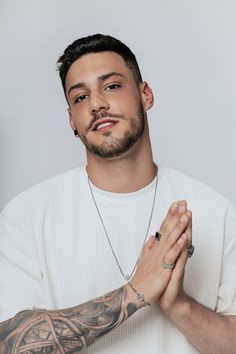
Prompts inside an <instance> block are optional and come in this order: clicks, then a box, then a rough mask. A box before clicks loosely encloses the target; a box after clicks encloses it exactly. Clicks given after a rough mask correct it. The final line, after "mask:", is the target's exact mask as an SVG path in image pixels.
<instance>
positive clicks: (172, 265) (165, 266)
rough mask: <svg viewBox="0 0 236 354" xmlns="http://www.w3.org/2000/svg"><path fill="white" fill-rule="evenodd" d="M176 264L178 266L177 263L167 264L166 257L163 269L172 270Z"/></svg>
mask: <svg viewBox="0 0 236 354" xmlns="http://www.w3.org/2000/svg"><path fill="white" fill-rule="evenodd" d="M175 264H176V262H175V263H166V262H165V256H164V257H163V258H162V268H164V269H170V270H172V269H174V267H175Z"/></svg>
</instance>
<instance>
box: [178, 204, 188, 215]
mask: <svg viewBox="0 0 236 354" xmlns="http://www.w3.org/2000/svg"><path fill="white" fill-rule="evenodd" d="M185 211H186V206H185V205H183V204H180V205H179V207H178V212H179V213H184V212H185Z"/></svg>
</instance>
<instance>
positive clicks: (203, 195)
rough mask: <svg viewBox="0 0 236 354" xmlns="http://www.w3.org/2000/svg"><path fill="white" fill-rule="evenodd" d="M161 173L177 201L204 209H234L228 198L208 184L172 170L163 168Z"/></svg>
mask: <svg viewBox="0 0 236 354" xmlns="http://www.w3.org/2000/svg"><path fill="white" fill-rule="evenodd" d="M160 171H161V174H162V176H163V180H164V183H165V184H167V185H168V187H169V188H170V189H171V191H172V192H173V194H175V195H176V199H177V200H180V199H187V200H190V201H191V202H192V203H194V204H196V203H197V204H199V205H201V206H202V208H203V209H205V208H206V207H210V206H211V207H212V206H217V207H218V208H219V207H221V208H223V209H228V208H230V209H234V206H233V205H232V203H231V202H230V201H229V200H228V199H227V198H225V197H224V196H223V195H222V194H220V193H218V192H217V191H216V190H214V189H213V188H211V187H210V186H208V185H207V184H205V183H203V182H201V181H199V180H197V179H195V178H193V177H190V176H188V175H186V174H184V173H182V172H180V171H177V170H174V169H172V168H168V167H161V168H160Z"/></svg>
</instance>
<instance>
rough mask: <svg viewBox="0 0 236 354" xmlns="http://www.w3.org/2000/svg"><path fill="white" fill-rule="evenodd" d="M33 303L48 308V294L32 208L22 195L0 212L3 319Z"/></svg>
mask: <svg viewBox="0 0 236 354" xmlns="http://www.w3.org/2000/svg"><path fill="white" fill-rule="evenodd" d="M33 307H38V308H45V295H44V290H43V281H42V275H41V271H40V266H39V262H38V254H37V248H36V244H35V240H34V231H33V222H32V209H31V208H30V206H29V205H28V204H27V202H26V201H25V200H24V199H23V198H22V197H21V196H18V197H16V198H14V199H13V200H12V201H11V202H9V203H8V205H7V206H6V207H5V209H4V210H3V211H2V213H1V214H0V322H2V321H4V320H6V319H9V318H11V317H13V316H14V315H15V314H16V313H18V312H20V311H23V310H26V309H32V308H33Z"/></svg>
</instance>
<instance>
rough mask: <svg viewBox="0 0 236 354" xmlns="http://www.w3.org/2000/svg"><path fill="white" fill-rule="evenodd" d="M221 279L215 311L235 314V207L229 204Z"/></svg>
mask: <svg viewBox="0 0 236 354" xmlns="http://www.w3.org/2000/svg"><path fill="white" fill-rule="evenodd" d="M224 230H225V238H224V249H223V257H222V270H221V280H220V286H219V293H218V301H217V308H216V311H217V312H218V313H221V314H224V315H236V209H235V207H234V206H233V205H231V204H230V205H229V206H228V209H227V213H226V218H225V227H224Z"/></svg>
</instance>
